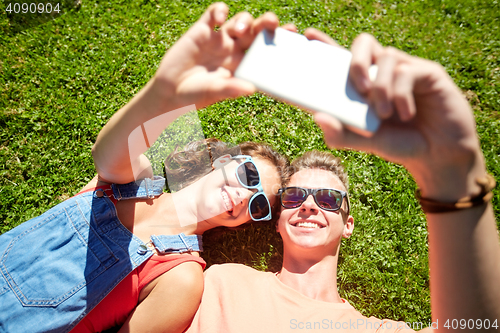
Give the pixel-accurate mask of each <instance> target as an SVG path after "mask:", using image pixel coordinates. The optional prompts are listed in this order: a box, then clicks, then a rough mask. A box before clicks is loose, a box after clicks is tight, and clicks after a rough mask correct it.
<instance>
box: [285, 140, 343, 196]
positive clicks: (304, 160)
mask: <svg viewBox="0 0 500 333" xmlns="http://www.w3.org/2000/svg"><path fill="white" fill-rule="evenodd" d="M304 169H320V170H326V171H330V172H332V173H333V174H334V175H336V176H337V177H339V179H340V181H341V182H342V185H344V187H345V189H346V191H349V179H348V177H347V173H346V172H345V170H344V166H343V165H342V162H341V161H340V158H338V157H336V156H334V155H333V154H331V153H329V152H326V151H318V150H311V151H308V152H305V153H304V154H303V155H302V156H300V157H297V158H296V159H294V160H293V162H292V164H291V165H290V171H289V177H292V176H293V175H294V174H295V173H297V172H299V171H300V170H304ZM289 180H290V178H288V179H287V181H286V182H287V183H288V181H289Z"/></svg>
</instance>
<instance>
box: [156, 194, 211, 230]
mask: <svg viewBox="0 0 500 333" xmlns="http://www.w3.org/2000/svg"><path fill="white" fill-rule="evenodd" d="M187 189H188V188H186V189H183V190H181V191H178V192H175V193H172V194H166V195H163V196H162V197H160V198H159V199H162V200H161V202H160V205H159V207H160V208H159V211H158V216H160V218H161V221H163V223H162V225H164V226H166V227H169V228H170V233H171V234H174V233H175V234H178V233H181V232H183V233H185V234H187V235H189V234H197V235H201V234H203V233H204V232H205V231H207V230H209V229H212V228H215V227H218V226H219V225H215V224H211V223H209V222H207V221H205V220H200V216H201V215H200V214H199V212H198V211H197V207H198V204H197V203H198V200H200V198H198V197H196V195H195V196H193V193H202V192H200V191H198V190H197V189H195V188H194V186H193V185H190V186H189V190H187Z"/></svg>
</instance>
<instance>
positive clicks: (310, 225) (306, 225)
mask: <svg viewBox="0 0 500 333" xmlns="http://www.w3.org/2000/svg"><path fill="white" fill-rule="evenodd" d="M295 226H296V227H302V228H317V229H319V228H320V226H319V225H318V224H317V223H314V222H299V223H297V224H296V225H295Z"/></svg>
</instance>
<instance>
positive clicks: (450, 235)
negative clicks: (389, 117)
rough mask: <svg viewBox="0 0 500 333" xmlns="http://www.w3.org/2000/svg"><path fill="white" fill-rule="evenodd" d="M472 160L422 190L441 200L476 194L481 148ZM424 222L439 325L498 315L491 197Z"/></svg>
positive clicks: (499, 251) (497, 252) (499, 248)
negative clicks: (447, 180) (448, 177)
mask: <svg viewBox="0 0 500 333" xmlns="http://www.w3.org/2000/svg"><path fill="white" fill-rule="evenodd" d="M472 161H473V162H472V163H470V164H469V165H468V166H467V167H466V168H464V169H463V170H466V171H463V170H462V171H461V170H460V169H458V168H455V170H451V171H450V173H451V175H454V174H456V175H455V176H459V177H460V178H455V180H454V182H453V183H449V184H448V185H445V184H442V186H428V187H427V195H428V196H430V197H432V198H434V199H435V200H439V201H442V202H454V201H456V200H457V199H459V198H462V197H464V196H474V195H476V194H477V193H478V192H479V186H478V185H477V184H476V183H475V179H476V178H477V177H481V176H484V175H485V173H486V171H485V168H484V164H483V159H482V155H481V154H480V153H477V154H476V157H475V158H474V159H473V160H472ZM435 175H437V173H435ZM437 176H439V175H437ZM434 182H435V183H436V182H438V180H435V181H434ZM432 188H434V189H435V191H434V190H432ZM438 188H441V189H440V190H438ZM427 222H428V229H429V264H430V277H431V286H430V288H431V304H432V315H433V321H434V322H435V321H436V320H439V324H440V325H439V327H441V328H442V327H443V325H444V324H445V323H446V321H447V320H449V322H450V323H451V321H452V320H453V319H457V320H458V321H460V319H465V320H466V321H467V320H469V319H473V320H474V322H475V323H476V320H482V321H481V323H483V322H484V320H485V319H489V320H490V322H491V323H493V322H494V321H495V320H496V319H498V321H500V284H499V283H498V281H500V244H499V238H498V232H497V228H496V223H495V217H494V214H493V209H492V206H491V203H488V204H483V205H480V206H477V207H474V208H468V209H462V210H458V211H454V212H447V213H428V214H427ZM478 323H479V322H478ZM475 328H478V327H477V326H475Z"/></svg>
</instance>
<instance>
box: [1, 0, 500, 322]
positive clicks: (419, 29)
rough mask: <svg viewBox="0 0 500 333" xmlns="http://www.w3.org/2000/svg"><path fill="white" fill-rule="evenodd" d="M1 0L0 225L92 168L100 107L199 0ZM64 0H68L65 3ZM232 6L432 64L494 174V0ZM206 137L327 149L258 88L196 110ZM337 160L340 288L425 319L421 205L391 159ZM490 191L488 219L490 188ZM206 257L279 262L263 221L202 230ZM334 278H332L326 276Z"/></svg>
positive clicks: (357, 301)
mask: <svg viewBox="0 0 500 333" xmlns="http://www.w3.org/2000/svg"><path fill="white" fill-rule="evenodd" d="M5 3H6V2H0V10H1V11H0V12H1V13H0V110H1V113H0V126H1V127H2V131H1V132H0V203H1V208H0V223H1V224H0V233H3V232H6V231H7V230H9V229H11V228H13V227H15V226H16V225H18V224H20V223H22V222H23V221H26V220H28V219H29V218H32V217H34V216H37V215H39V214H41V213H42V212H44V211H45V210H47V209H48V208H49V207H52V206H53V205H55V204H57V203H59V202H61V201H62V200H64V199H66V198H68V197H70V196H72V195H74V194H75V193H76V192H77V191H78V189H79V188H81V187H82V186H83V185H84V184H85V183H87V182H88V181H89V180H90V179H91V178H92V177H93V176H94V173H95V170H94V167H93V163H92V159H91V154H90V148H91V146H92V144H93V142H94V140H95V138H96V136H97V134H98V133H99V131H100V129H101V128H102V127H103V125H104V124H105V123H106V121H107V120H108V119H109V118H110V117H111V115H112V114H113V113H114V112H115V111H116V110H118V109H119V108H120V107H121V106H123V105H124V104H125V103H126V102H127V101H128V100H130V98H131V97H132V96H133V95H134V94H135V93H137V92H138V90H139V89H140V88H141V87H143V86H144V85H145V84H146V82H147V81H148V80H149V78H150V77H151V76H152V75H153V73H154V71H155V69H156V67H157V65H158V63H159V61H160V60H161V57H162V55H163V54H164V52H165V50H166V49H167V48H168V47H170V46H171V45H172V44H173V43H174V42H175V41H176V40H177V39H178V38H179V37H180V36H181V35H182V33H183V32H185V31H186V30H187V29H188V28H189V26H190V25H191V24H192V23H193V22H195V21H196V19H197V18H198V17H199V16H200V14H201V13H202V12H203V10H204V9H205V8H206V7H207V6H208V5H209V2H208V1H196V2H188V1H170V0H169V1H159V0H158V1H156V0H151V1H149V0H127V1H95V0H83V3H82V5H81V7H79V8H73V7H71V6H69V5H68V6H67V7H65V11H64V13H62V15H60V16H59V17H57V18H56V19H55V20H48V21H47V20H46V21H45V22H42V23H41V24H40V22H38V23H37V22H32V21H29V22H28V21H26V20H24V21H23V20H22V19H20V18H19V17H13V16H7V15H5V12H4V8H5V7H4V6H5ZM68 3H69V2H68ZM228 4H229V6H230V8H231V10H230V15H233V14H234V13H236V12H238V11H241V10H247V11H249V12H250V13H252V14H253V15H254V16H255V15H259V14H262V13H264V12H265V11H268V10H270V11H274V12H275V13H276V14H277V15H278V16H279V17H280V19H281V21H282V22H283V23H286V22H293V23H295V24H296V25H297V26H298V28H299V30H300V31H303V30H304V29H305V28H306V27H308V26H313V27H316V28H318V29H321V30H323V31H325V32H327V33H328V34H329V35H331V36H332V37H333V38H334V39H336V40H337V41H338V42H339V43H340V44H342V45H344V46H349V45H350V44H351V43H352V41H353V39H354V37H355V36H356V35H358V34H359V33H360V32H363V31H364V32H369V33H372V34H373V35H375V37H377V38H378V39H379V40H380V42H381V43H382V44H384V45H392V46H395V47H397V48H400V49H402V50H404V51H406V52H409V53H410V54H413V55H417V56H421V57H425V58H428V59H431V60H435V61H437V62H439V63H441V64H442V65H443V66H444V67H445V68H446V70H447V71H448V73H449V74H450V75H451V76H452V78H453V79H454V81H455V82H456V83H457V85H458V86H459V87H460V88H461V89H462V90H463V91H464V93H466V95H467V97H468V98H469V100H470V101H471V104H472V105H473V108H474V112H475V116H476V121H477V124H478V126H477V128H478V132H479V136H480V140H481V144H482V148H483V151H484V154H485V157H486V160H487V167H488V170H489V171H490V173H492V174H493V175H494V176H495V178H496V179H497V180H500V148H499V145H498V141H499V138H500V135H499V131H500V130H499V129H500V117H499V114H498V110H500V60H499V59H500V5H499V3H498V0H495V1H492V0H484V1H474V0H458V1H454V0H442V1H438V0H434V1H409V0H408V1H367V0H366V1H363V0H356V1H354V0H352V1H351V0H348V1H313V2H310V1H305V0H297V1H267V0H266V1H253V2H250V1H232V2H229V3H228ZM199 117H200V120H201V122H202V125H203V130H204V134H205V136H206V137H210V136H216V137H218V138H220V139H222V140H224V141H228V142H234V143H237V142H240V141H244V140H257V141H260V140H262V141H266V142H269V143H270V144H272V145H273V146H274V147H276V148H277V149H278V150H279V151H281V152H283V153H285V154H286V155H287V156H288V157H290V158H293V157H295V156H297V155H298V154H300V153H301V152H303V151H305V150H308V149H312V148H317V149H322V150H324V149H326V147H325V145H324V143H323V141H322V135H321V132H320V131H319V129H318V128H317V127H316V126H315V125H314V123H313V122H312V119H311V117H310V116H309V115H307V114H305V113H303V112H301V111H299V110H297V109H295V108H293V107H290V106H287V105H284V104H282V103H279V102H276V101H275V100H273V99H271V98H269V97H267V96H264V95H261V94H256V95H254V96H251V97H248V98H240V99H237V100H231V101H225V102H221V103H218V104H216V105H213V106H211V107H209V108H207V109H205V110H201V111H200V112H199ZM334 153H335V154H336V155H338V156H340V157H341V158H342V159H343V160H344V162H345V164H346V166H347V168H348V171H349V175H350V182H351V197H352V206H353V208H352V211H353V215H354V217H355V221H356V227H355V230H354V235H353V237H352V238H351V239H350V240H348V241H346V242H344V244H343V245H342V248H341V258H340V265H339V288H340V292H341V295H342V296H343V297H345V298H347V299H348V300H349V301H350V302H351V303H352V304H353V305H354V306H355V307H356V308H357V309H359V310H360V311H361V312H362V313H364V314H365V315H373V316H377V317H387V318H391V319H397V320H405V321H425V322H427V321H429V319H430V305H429V279H428V262H427V243H426V241H427V231H426V224H425V216H424V215H423V214H422V212H421V211H420V210H419V208H418V204H417V202H416V200H415V199H414V195H413V193H414V190H415V183H414V181H413V180H412V178H411V176H409V174H408V173H407V172H406V171H405V170H404V169H403V168H402V167H400V166H398V165H394V164H390V163H386V162H384V161H382V160H381V159H379V158H377V157H374V156H369V155H366V154H362V153H358V152H353V151H336V152H334ZM494 194H495V196H494V199H493V203H494V207H495V214H496V217H497V221H500V191H499V189H498V187H497V189H496V190H495V192H494ZM205 239H206V246H205V247H206V251H205V252H204V255H203V256H204V258H205V259H206V260H207V261H208V263H209V264H214V263H221V262H241V263H246V264H248V265H250V266H254V267H256V268H258V269H267V270H276V269H278V268H279V267H280V264H281V256H282V245H281V242H280V239H279V236H277V235H276V234H275V232H274V226H264V227H250V228H249V229H246V230H242V231H238V232H230V233H227V234H219V233H218V232H217V231H213V232H210V233H208V234H207V236H206V237H205ZM332 278H333V277H332Z"/></svg>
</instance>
